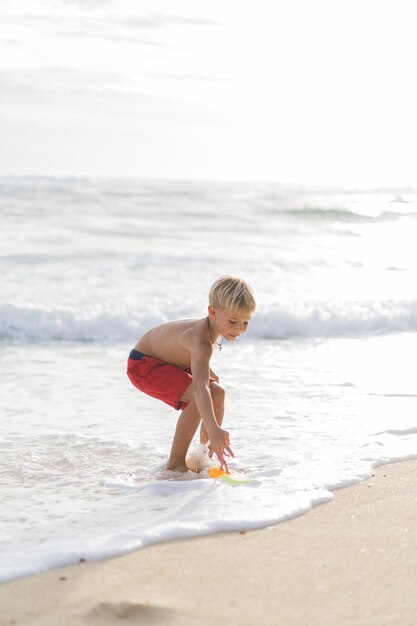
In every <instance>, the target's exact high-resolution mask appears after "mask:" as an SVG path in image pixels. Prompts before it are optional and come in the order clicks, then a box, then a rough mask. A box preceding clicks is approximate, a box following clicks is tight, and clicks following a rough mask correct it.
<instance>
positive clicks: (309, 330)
mask: <svg viewBox="0 0 417 626" xmlns="http://www.w3.org/2000/svg"><path fill="white" fill-rule="evenodd" d="M197 315H198V314H197ZM181 317H184V311H181V312H179V311H170V312H169V314H167V315H165V314H163V313H161V312H155V313H153V314H146V315H141V316H136V317H134V316H133V317H127V316H124V315H113V314H111V313H96V314H77V313H74V312H72V311H66V310H60V309H57V310H45V309H40V308H32V307H17V306H14V305H11V304H4V305H2V306H0V340H1V341H2V342H19V343H43V342H60V341H74V342H88V343H103V342H104V343H110V344H111V343H123V342H128V343H130V342H132V341H136V340H137V338H138V337H139V336H140V334H142V333H143V332H144V331H145V330H147V329H148V328H150V327H151V326H154V325H156V324H161V323H163V322H165V321H168V320H169V319H178V318H181ZM401 332H417V301H415V300H410V301H402V302H397V301H396V302H394V301H386V302H382V303H375V302H368V303H364V302H361V303H343V305H341V304H340V303H335V302H327V303H326V302H324V303H323V302H321V303H315V304H313V303H312V304H309V305H305V306H303V307H299V308H298V309H297V308H294V309H291V310H285V309H284V308H283V309H278V308H276V309H271V310H269V311H260V312H259V313H257V314H256V316H255V318H254V321H253V322H252V325H251V328H250V329H249V332H248V334H247V337H248V338H251V339H255V340H256V339H277V340H285V339H291V338H314V337H317V338H320V337H329V338H331V337H352V336H373V335H385V334H390V333H401Z"/></svg>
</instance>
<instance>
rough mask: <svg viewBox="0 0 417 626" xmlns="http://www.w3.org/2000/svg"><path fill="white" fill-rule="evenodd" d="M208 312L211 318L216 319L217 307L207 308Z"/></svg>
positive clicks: (210, 306) (209, 306)
mask: <svg viewBox="0 0 417 626" xmlns="http://www.w3.org/2000/svg"><path fill="white" fill-rule="evenodd" d="M207 311H208V314H209V316H210V317H216V307H214V306H212V305H211V304H209V305H208V307H207Z"/></svg>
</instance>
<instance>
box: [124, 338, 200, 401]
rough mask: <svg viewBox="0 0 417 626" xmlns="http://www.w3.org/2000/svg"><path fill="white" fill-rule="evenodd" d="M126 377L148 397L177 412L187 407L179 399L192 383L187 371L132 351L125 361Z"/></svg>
mask: <svg viewBox="0 0 417 626" xmlns="http://www.w3.org/2000/svg"><path fill="white" fill-rule="evenodd" d="M127 375H128V377H129V379H130V381H131V383H132V384H133V385H134V386H135V387H136V388H137V389H139V390H140V391H143V393H146V394H147V395H148V396H151V397H152V398H158V400H162V401H163V402H166V403H167V404H169V406H172V407H173V408H174V409H177V410H179V409H181V410H183V409H185V407H186V406H187V403H186V402H182V401H181V400H180V398H181V396H182V395H183V393H184V391H185V390H186V389H187V387H188V386H189V385H190V383H192V381H193V377H192V376H191V374H190V372H189V371H187V370H183V369H181V368H180V367H177V366H176V365H171V364H170V363H165V362H164V361H159V360H158V359H154V358H153V357H150V356H146V355H145V354H142V352H138V351H137V350H132V351H131V353H130V355H129V358H128V360H127Z"/></svg>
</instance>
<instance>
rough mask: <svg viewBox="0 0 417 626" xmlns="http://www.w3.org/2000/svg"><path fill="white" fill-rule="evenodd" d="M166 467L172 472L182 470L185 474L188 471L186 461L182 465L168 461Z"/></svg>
mask: <svg viewBox="0 0 417 626" xmlns="http://www.w3.org/2000/svg"><path fill="white" fill-rule="evenodd" d="M166 469H167V470H169V471H170V472H182V473H183V474H185V472H188V467H187V466H186V465H185V463H181V464H180V465H174V464H170V463H168V465H167V466H166Z"/></svg>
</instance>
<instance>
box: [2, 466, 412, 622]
mask: <svg viewBox="0 0 417 626" xmlns="http://www.w3.org/2000/svg"><path fill="white" fill-rule="evenodd" d="M416 484H417V460H407V461H400V462H397V463H391V464H386V465H382V466H379V467H378V468H376V469H375V470H374V474H373V475H372V477H371V478H369V479H367V480H363V481H361V482H359V483H356V484H354V485H351V486H348V487H345V488H342V489H338V490H335V491H334V492H333V495H334V499H333V500H332V501H331V502H328V503H325V504H323V505H318V506H316V507H313V508H312V509H311V510H310V511H308V512H306V513H304V514H302V515H300V516H298V517H295V518H292V519H289V520H287V521H284V522H281V523H279V524H276V525H274V526H269V527H267V528H264V529H260V530H253V531H241V532H228V533H219V534H216V535H206V536H203V537H195V538H189V539H177V540H174V541H171V542H166V543H160V544H154V545H152V546H149V547H146V548H143V549H141V550H138V551H135V552H132V553H129V554H125V555H123V556H119V557H114V558H112V559H108V560H104V561H96V562H89V563H87V562H86V563H80V564H77V565H70V566H67V567H61V568H57V569H53V570H48V571H46V572H42V573H40V574H35V575H33V576H29V577H27V578H21V579H17V580H13V581H11V582H5V583H3V584H1V585H0V624H1V626H3V625H4V626H8V625H9V624H10V625H12V624H13V625H15V626H32V625H33V626H56V625H57V624H58V623H59V624H60V626H78V625H80V626H81V625H82V624H89V625H91V626H95V625H97V626H99V625H100V626H101V625H103V626H104V625H106V626H107V624H113V623H123V624H127V625H130V624H132V625H134V624H157V625H158V626H164V625H165V624H166V625H167V626H188V625H190V626H191V625H194V624H195V625H197V624H199V625H202V626H204V625H207V626H212V625H214V624H217V623H221V624H222V625H230V626H253V625H254V624H256V625H257V626H263V625H265V626H273V625H275V624H277V625H281V624H282V625H283V626H336V625H337V626H400V625H401V626H414V625H415V623H416V615H417V598H416V597H415V588H416V585H417V571H416V566H415V548H414V547H415V546H416V545H417V498H416V497H415V492H416Z"/></svg>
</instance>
